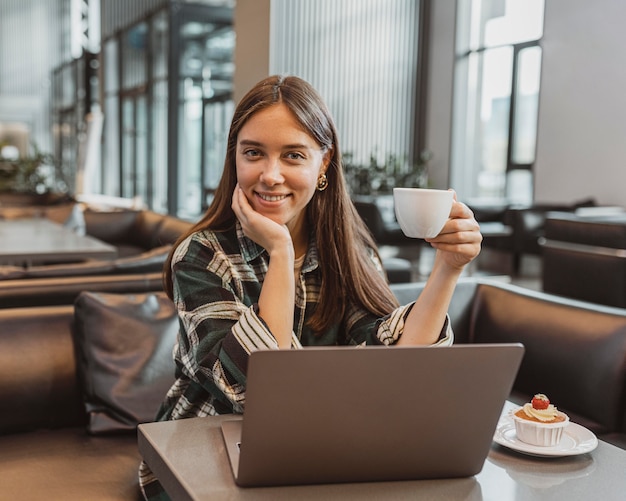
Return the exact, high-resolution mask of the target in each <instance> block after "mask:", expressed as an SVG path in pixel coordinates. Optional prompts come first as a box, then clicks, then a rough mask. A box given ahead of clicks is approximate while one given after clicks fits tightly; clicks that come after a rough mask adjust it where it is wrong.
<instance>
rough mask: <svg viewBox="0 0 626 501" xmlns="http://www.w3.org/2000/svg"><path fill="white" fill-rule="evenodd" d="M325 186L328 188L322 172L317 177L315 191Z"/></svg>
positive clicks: (322, 189) (321, 189)
mask: <svg viewBox="0 0 626 501" xmlns="http://www.w3.org/2000/svg"><path fill="white" fill-rule="evenodd" d="M326 188H328V178H327V177H326V174H323V173H322V174H320V177H318V178H317V191H324V190H325V189H326Z"/></svg>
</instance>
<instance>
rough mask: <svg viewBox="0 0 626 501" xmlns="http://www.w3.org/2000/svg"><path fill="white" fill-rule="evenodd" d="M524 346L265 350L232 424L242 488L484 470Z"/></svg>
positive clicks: (253, 359)
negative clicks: (241, 413) (242, 411)
mask: <svg viewBox="0 0 626 501" xmlns="http://www.w3.org/2000/svg"><path fill="white" fill-rule="evenodd" d="M523 353H524V347H523V346H522V345H521V344H517V343H511V344H468V345H454V346H450V347H435V346H420V347H394V348H389V347H374V346H371V347H360V348H354V347H308V348H305V349H303V350H267V351H256V352H253V353H252V354H251V356H250V358H249V363H248V380H247V388H246V406H245V412H244V414H243V417H242V416H238V417H234V418H233V419H232V420H227V421H225V422H223V423H222V434H223V437H224V442H225V446H226V450H227V452H228V456H229V460H230V464H231V467H232V471H233V475H234V477H235V482H236V484H237V485H239V486H248V487H252V486H280V485H306V484H321V483H341V482H372V481H397V480H416V479H435V478H457V477H469V476H472V475H475V474H477V473H479V472H480V470H481V469H482V467H483V463H484V461H485V459H486V457H487V454H488V453H489V449H490V447H491V442H492V438H493V434H494V432H495V429H496V426H497V423H498V420H499V417H500V414H501V412H502V408H503V405H504V402H505V400H506V398H507V397H508V395H509V393H510V391H511V388H512V386H513V381H514V379H515V377H516V374H517V371H518V369H519V366H520V363H521V360H522V356H523Z"/></svg>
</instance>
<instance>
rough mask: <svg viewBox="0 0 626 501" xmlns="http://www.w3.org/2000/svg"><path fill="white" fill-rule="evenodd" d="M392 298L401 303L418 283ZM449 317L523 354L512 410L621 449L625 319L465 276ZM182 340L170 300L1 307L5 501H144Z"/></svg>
mask: <svg viewBox="0 0 626 501" xmlns="http://www.w3.org/2000/svg"><path fill="white" fill-rule="evenodd" d="M392 288H393V290H394V292H395V294H396V295H397V297H398V299H399V300H400V302H402V303H404V302H407V301H411V300H413V299H415V297H416V296H417V295H418V294H419V293H420V292H421V290H422V288H423V283H410V284H394V285H392ZM450 317H451V319H452V326H453V328H454V330H455V335H456V339H457V342H459V343H470V342H471V343H493V342H522V343H523V344H524V345H525V347H526V354H525V356H524V360H523V362H522V366H521V368H520V371H519V374H518V377H517V379H516V382H515V385H514V393H513V394H512V399H514V400H515V401H518V402H520V401H526V400H527V399H529V398H530V396H531V395H532V394H534V393H538V392H542V393H546V394H548V395H549V396H550V398H551V399H552V401H553V402H554V403H555V404H556V405H557V406H558V407H559V408H561V409H562V410H563V411H565V412H567V413H568V414H570V416H571V418H572V420H573V421H575V422H578V423H580V424H582V425H584V426H586V427H588V428H589V429H591V430H593V431H594V432H595V433H596V434H598V436H599V437H600V438H603V439H605V440H608V441H610V442H612V443H614V444H617V445H621V446H622V447H624V448H626V438H625V437H626V422H625V421H626V420H625V398H626V391H625V389H626V310H622V309H618V308H608V307H602V306H598V305H592V304H588V303H583V302H579V301H574V300H567V299H565V298H559V297H556V296H552V295H549V294H545V293H539V292H534V291H529V290H525V289H521V288H519V287H515V286H512V285H509V284H506V283H497V282H486V281H478V280H476V279H472V278H468V279H463V280H462V281H461V282H459V284H458V286H457V288H456V291H455V294H454V297H453V301H452V304H451V307H450ZM176 331H177V316H176V313H175V311H174V308H173V305H172V304H171V302H170V301H169V300H168V299H167V298H166V297H165V296H164V293H163V292H148V293H138V294H112V293H83V294H81V295H80V296H79V298H78V299H77V300H76V303H75V305H74V306H72V305H61V306H47V307H29V308H5V309H0V402H1V404H2V406H3V411H2V412H0V463H1V464H2V465H3V466H2V468H0V486H2V487H1V488H2V494H3V496H6V498H7V499H44V498H55V499H89V500H94V501H97V500H100V499H120V500H122V499H129V500H136V499H137V498H138V496H139V492H138V486H137V476H136V475H137V466H138V464H139V461H140V457H139V453H138V450H137V444H136V424H137V423H140V422H145V421H148V420H150V419H151V416H153V415H154V412H155V411H156V407H157V406H158V403H159V402H160V400H161V398H162V395H163V394H164V392H165V389H166V388H167V387H169V385H170V384H171V381H172V379H173V371H174V367H173V362H172V360H171V348H172V345H173V343H174V339H175V336H176ZM433 377H436V375H434V376H433Z"/></svg>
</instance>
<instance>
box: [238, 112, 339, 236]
mask: <svg viewBox="0 0 626 501" xmlns="http://www.w3.org/2000/svg"><path fill="white" fill-rule="evenodd" d="M329 156H330V155H329V154H328V153H327V152H325V151H324V150H323V149H322V147H321V146H320V145H319V144H318V143H317V142H316V141H315V140H314V139H313V138H312V137H311V136H310V135H309V134H308V133H307V132H305V130H304V129H303V128H302V126H301V125H300V124H299V123H298V121H297V120H296V118H295V117H294V115H293V113H292V112H291V111H290V110H289V108H287V106H285V105H284V104H281V103H279V104H276V105H273V106H270V107H268V108H265V109H263V110H261V111H259V112H257V113H256V114H254V115H253V116H252V117H251V118H250V119H249V120H248V121H247V122H246V123H245V124H244V126H243V127H242V128H241V130H240V131H239V134H238V135H237V151H236V165H237V181H238V183H239V186H240V187H241V189H242V190H243V192H244V193H245V195H246V197H247V199H248V201H249V202H250V204H251V205H252V207H253V208H254V209H255V210H256V211H257V212H259V213H260V214H263V215H264V216H266V217H268V218H270V219H272V220H273V221H275V222H277V223H279V224H285V225H287V227H288V228H289V232H290V233H291V235H292V238H294V239H295V237H300V238H305V237H306V233H307V228H306V227H305V208H306V206H307V204H308V203H309V201H310V200H311V198H312V197H313V195H314V194H315V189H316V185H317V179H318V177H319V175H320V174H321V173H322V172H325V170H326V167H327V164H328V159H329Z"/></svg>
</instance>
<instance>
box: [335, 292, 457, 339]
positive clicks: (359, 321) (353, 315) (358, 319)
mask: <svg viewBox="0 0 626 501" xmlns="http://www.w3.org/2000/svg"><path fill="white" fill-rule="evenodd" d="M414 304H415V303H414V302H413V303H409V304H406V305H403V306H400V307H398V308H396V309H395V310H393V311H392V312H391V313H390V314H389V315H387V316H385V317H383V318H377V317H375V316H373V315H371V314H369V313H368V312H365V311H364V310H360V309H358V308H355V307H354V306H352V307H351V308H350V312H349V314H348V318H347V325H348V332H349V334H348V339H347V342H348V344H353V345H385V346H391V345H394V344H396V343H397V342H398V340H399V339H400V336H402V332H403V331H404V322H405V320H406V318H407V316H408V314H409V312H410V311H411V309H412V308H413V305H414ZM453 343H454V332H453V331H452V326H451V325H450V318H449V316H448V315H446V319H445V321H444V323H443V326H442V327H441V332H440V334H439V338H438V339H437V341H436V342H435V343H433V346H451V345H452V344H453Z"/></svg>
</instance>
